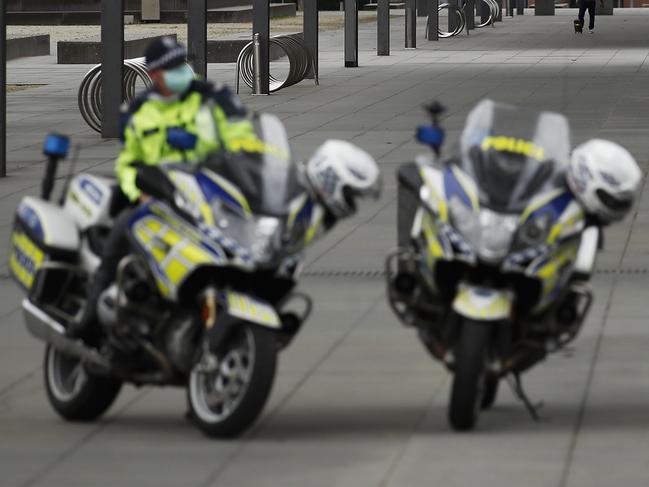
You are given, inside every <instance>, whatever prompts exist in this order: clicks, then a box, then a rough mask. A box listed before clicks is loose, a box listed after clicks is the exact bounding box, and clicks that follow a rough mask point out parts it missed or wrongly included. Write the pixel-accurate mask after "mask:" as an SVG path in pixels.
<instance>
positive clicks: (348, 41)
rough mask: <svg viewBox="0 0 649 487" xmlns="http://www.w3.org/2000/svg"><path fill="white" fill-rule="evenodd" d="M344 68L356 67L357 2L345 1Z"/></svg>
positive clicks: (352, 0)
mask: <svg viewBox="0 0 649 487" xmlns="http://www.w3.org/2000/svg"><path fill="white" fill-rule="evenodd" d="M345 67H346V68H357V67H358V0H345Z"/></svg>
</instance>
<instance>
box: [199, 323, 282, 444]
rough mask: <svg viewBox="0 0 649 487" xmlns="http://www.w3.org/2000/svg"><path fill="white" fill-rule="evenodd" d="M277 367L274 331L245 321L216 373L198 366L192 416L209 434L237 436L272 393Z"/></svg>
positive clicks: (257, 413)
mask: <svg viewBox="0 0 649 487" xmlns="http://www.w3.org/2000/svg"><path fill="white" fill-rule="evenodd" d="M276 368H277V340H276V337H275V334H274V333H273V332H272V331H271V330H267V329H265V328H261V327H259V326H254V325H248V324H241V326H240V327H239V328H238V329H237V331H236V332H235V333H234V334H233V336H232V337H231V339H230V342H229V344H228V349H227V351H226V352H225V353H224V354H223V356H222V357H219V364H218V368H217V370H216V371H214V372H203V371H200V370H198V367H194V369H193V370H192V372H191V373H190V377H189V385H188V388H187V400H188V403H189V408H190V412H191V416H192V419H193V420H194V422H195V423H196V425H197V426H198V427H199V428H200V429H201V431H203V433H205V434H206V435H207V436H210V437H214V438H233V437H236V436H238V435H239V434H241V433H242V432H243V431H245V430H246V429H248V428H249V427H250V425H252V423H253V422H254V421H255V420H256V419H257V417H258V416H259V414H260V413H261V411H262V409H263V407H264V405H265V404H266V401H267V399H268V396H269V395H270V391H271V388H272V386H273V381H274V380H275V371H276Z"/></svg>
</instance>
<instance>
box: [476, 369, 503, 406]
mask: <svg viewBox="0 0 649 487" xmlns="http://www.w3.org/2000/svg"><path fill="white" fill-rule="evenodd" d="M499 385H500V379H499V378H498V377H496V376H495V375H492V374H489V375H487V380H486V381H485V387H484V394H483V395H482V401H481V403H480V409H482V410H483V411H485V410H487V409H491V407H492V406H493V405H494V403H495V402H496V396H498V386H499Z"/></svg>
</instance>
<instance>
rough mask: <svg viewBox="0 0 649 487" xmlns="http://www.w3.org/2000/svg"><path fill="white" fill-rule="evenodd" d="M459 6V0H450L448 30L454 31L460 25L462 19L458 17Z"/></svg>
mask: <svg viewBox="0 0 649 487" xmlns="http://www.w3.org/2000/svg"><path fill="white" fill-rule="evenodd" d="M457 8H459V7H458V1H457V0H448V9H447V11H448V31H449V32H453V31H454V30H455V29H456V28H457V26H458V25H459V23H460V21H459V19H458V17H457V12H456V10H457Z"/></svg>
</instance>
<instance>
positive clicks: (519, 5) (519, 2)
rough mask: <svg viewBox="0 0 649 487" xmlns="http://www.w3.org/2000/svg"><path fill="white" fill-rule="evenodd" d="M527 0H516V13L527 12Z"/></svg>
mask: <svg viewBox="0 0 649 487" xmlns="http://www.w3.org/2000/svg"><path fill="white" fill-rule="evenodd" d="M524 9H525V0H516V15H523V14H524V13H525V10H524Z"/></svg>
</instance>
